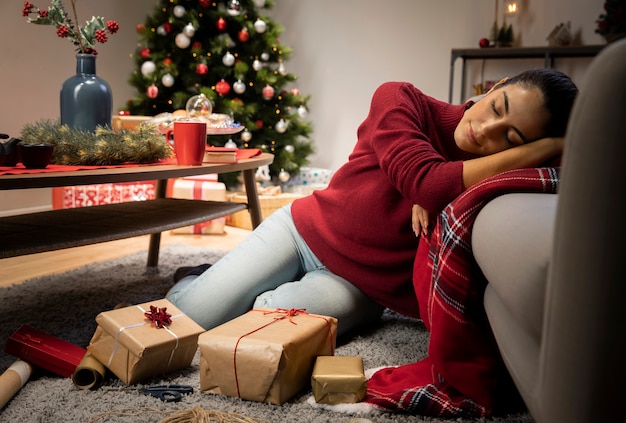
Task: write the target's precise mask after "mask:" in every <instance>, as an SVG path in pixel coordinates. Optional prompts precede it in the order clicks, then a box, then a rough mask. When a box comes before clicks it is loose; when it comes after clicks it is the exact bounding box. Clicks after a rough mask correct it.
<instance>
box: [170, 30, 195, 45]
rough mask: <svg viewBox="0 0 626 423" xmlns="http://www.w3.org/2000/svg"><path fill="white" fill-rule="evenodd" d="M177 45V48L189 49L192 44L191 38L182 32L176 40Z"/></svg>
mask: <svg viewBox="0 0 626 423" xmlns="http://www.w3.org/2000/svg"><path fill="white" fill-rule="evenodd" d="M174 42H175V43H176V47H178V48H187V47H189V45H190V44H191V38H189V37H188V36H186V35H185V34H183V33H182V32H181V33H180V34H178V35H176V39H175V40H174Z"/></svg>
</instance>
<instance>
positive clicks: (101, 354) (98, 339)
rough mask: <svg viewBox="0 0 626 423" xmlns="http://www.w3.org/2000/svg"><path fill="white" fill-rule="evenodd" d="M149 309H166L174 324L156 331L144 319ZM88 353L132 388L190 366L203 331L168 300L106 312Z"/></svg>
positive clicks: (99, 323) (98, 318) (100, 318)
mask: <svg viewBox="0 0 626 423" xmlns="http://www.w3.org/2000/svg"><path fill="white" fill-rule="evenodd" d="M150 306H155V307H158V308H163V307H165V308H166V309H167V313H169V314H171V321H172V322H171V324H170V325H169V326H166V327H164V328H157V327H156V326H155V324H154V323H153V322H152V321H151V320H149V319H148V318H146V317H145V315H144V313H145V312H146V311H150ZM96 322H97V323H98V327H97V328H96V331H95V333H94V335H93V337H92V339H91V341H90V342H89V346H88V347H87V351H88V352H90V353H91V354H92V355H93V356H94V357H95V358H96V359H98V360H99V361H100V362H101V363H102V364H104V365H105V366H106V367H108V368H109V370H111V372H113V373H114V374H115V375H116V376H117V377H118V378H120V379H121V380H122V381H123V382H124V383H126V384H128V385H130V384H133V383H136V382H139V381H141V380H145V379H147V378H150V377H153V376H157V375H160V374H163V373H167V372H171V371H175V370H180V369H184V368H186V367H188V366H189V365H190V364H191V360H192V359H193V357H194V355H195V353H196V350H197V349H198V335H200V334H201V333H202V332H204V329H203V328H202V327H201V326H199V325H198V324H197V323H195V322H194V321H193V320H191V318H189V317H187V315H185V314H184V313H183V312H182V311H180V310H179V309H178V308H177V307H175V306H174V305H173V304H172V303H170V302H169V301H168V300H166V299H161V300H157V301H152V302H150V303H145V304H139V305H134V306H130V307H124V308H119V309H115V310H111V311H106V312H103V313H100V314H98V316H96Z"/></svg>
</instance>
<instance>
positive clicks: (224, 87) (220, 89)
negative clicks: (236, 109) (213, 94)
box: [215, 79, 230, 95]
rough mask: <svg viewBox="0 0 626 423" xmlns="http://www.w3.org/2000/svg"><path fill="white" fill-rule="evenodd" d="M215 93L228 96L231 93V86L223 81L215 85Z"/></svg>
mask: <svg viewBox="0 0 626 423" xmlns="http://www.w3.org/2000/svg"><path fill="white" fill-rule="evenodd" d="M215 91H217V93H218V94H219V95H226V94H228V93H229V92H230V84H229V83H228V82H226V81H224V80H223V79H222V80H221V81H220V82H218V83H217V84H215Z"/></svg>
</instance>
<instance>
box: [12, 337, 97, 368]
mask: <svg viewBox="0 0 626 423" xmlns="http://www.w3.org/2000/svg"><path fill="white" fill-rule="evenodd" d="M4 351H5V352H6V353H7V354H11V355H12V356H15V357H17V358H21V359H22V360H24V361H25V362H27V363H30V364H32V365H33V366H37V367H41V368H42V369H46V370H49V371H51V372H53V373H56V374H58V375H59V376H63V377H70V376H72V373H74V370H76V367H78V364H79V363H80V361H81V360H82V359H83V357H84V356H85V354H86V353H87V350H85V349H84V348H81V347H79V346H77V345H74V344H71V343H69V342H66V341H64V340H62V339H59V338H57V337H55V336H52V335H50V334H48V333H45V332H42V331H40V330H37V329H35V328H32V327H30V326H28V325H22V326H21V327H20V328H19V329H18V330H17V331H16V332H15V333H13V335H11V336H10V337H9V339H8V340H7V343H6V346H5V349H4Z"/></svg>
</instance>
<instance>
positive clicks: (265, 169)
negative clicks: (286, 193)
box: [254, 165, 272, 182]
mask: <svg viewBox="0 0 626 423" xmlns="http://www.w3.org/2000/svg"><path fill="white" fill-rule="evenodd" d="M254 176H255V179H256V180H257V181H258V182H269V181H270V179H272V177H271V176H270V167H269V166H268V165H264V166H260V167H259V168H258V169H257V171H256V174H255V175H254Z"/></svg>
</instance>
